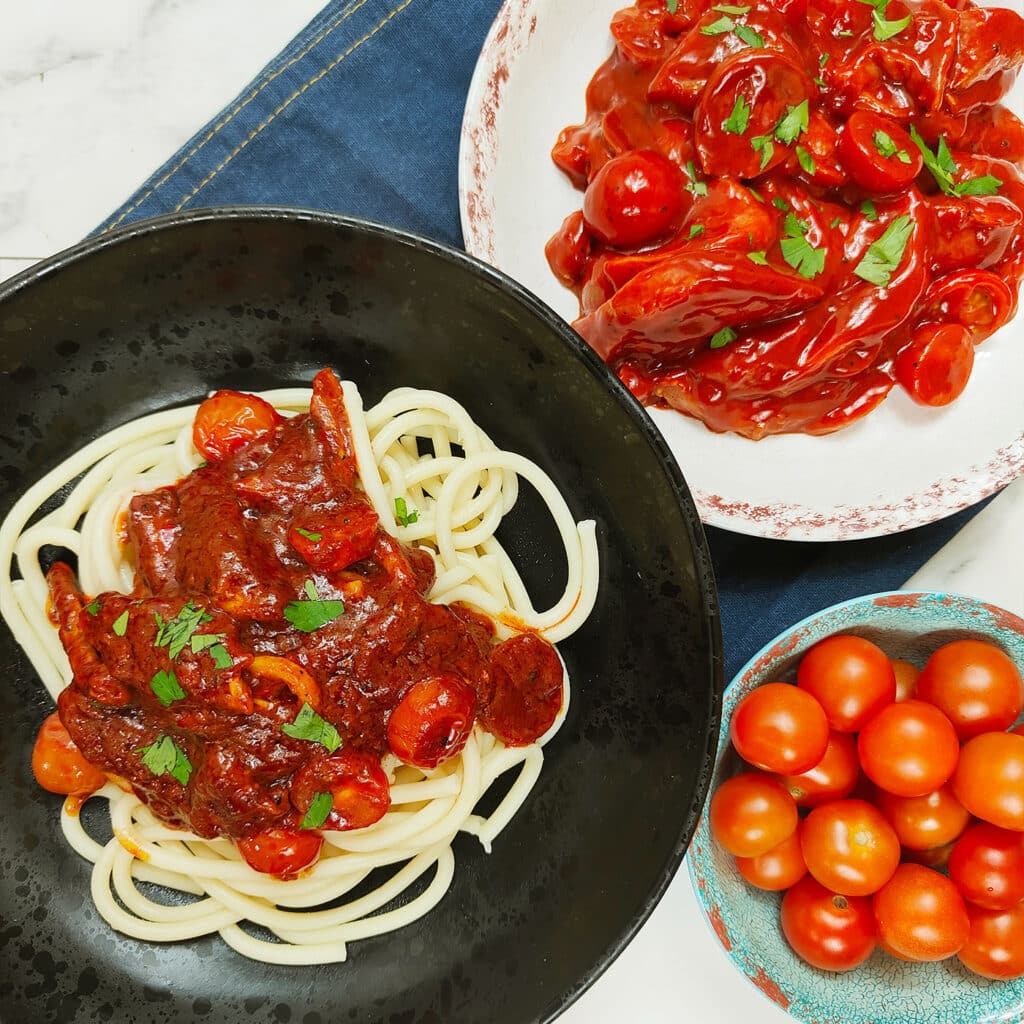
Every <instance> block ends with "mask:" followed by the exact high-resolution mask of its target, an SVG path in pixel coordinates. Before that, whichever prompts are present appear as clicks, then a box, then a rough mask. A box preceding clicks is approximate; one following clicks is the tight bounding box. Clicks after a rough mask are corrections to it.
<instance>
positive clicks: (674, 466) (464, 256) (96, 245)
mask: <svg viewBox="0 0 1024 1024" xmlns="http://www.w3.org/2000/svg"><path fill="white" fill-rule="evenodd" d="M246 221H255V222H286V223H291V224H301V223H315V224H320V225H327V226H331V227H336V228H343V229H348V230H351V231H354V232H357V233H362V234H364V235H368V236H370V237H375V238H380V239H385V240H387V241H390V242H397V243H398V244H399V245H401V246H404V247H407V248H409V249H412V250H415V251H419V252H424V253H429V254H430V255H432V256H434V257H436V258H438V259H440V260H441V261H442V262H444V263H447V264H449V265H451V266H453V267H456V268H459V269H461V270H464V271H467V272H469V273H471V274H474V275H476V276H477V277H478V278H482V279H483V280H484V281H486V282H488V283H489V284H491V285H492V286H494V287H496V288H498V289H500V290H503V291H505V292H506V293H508V294H509V295H510V296H511V297H512V298H513V299H514V300H515V301H516V302H517V303H518V304H520V305H521V306H523V307H525V308H526V309H527V310H528V311H529V312H530V313H532V314H533V315H534V316H536V317H537V318H538V319H539V320H541V321H542V322H543V323H544V324H545V326H546V327H547V328H548V329H549V331H550V332H551V333H552V334H554V335H555V336H556V337H557V338H558V339H559V341H560V342H561V343H562V345H563V346H565V348H567V349H568V350H569V351H570V352H571V353H573V354H574V355H575V356H576V358H577V359H578V360H579V361H580V362H581V363H582V364H583V367H584V368H585V369H586V370H587V371H588V372H589V373H590V375H591V376H592V377H595V378H597V379H598V380H599V381H600V382H601V383H602V384H603V385H604V387H605V388H606V390H607V391H608V392H610V394H611V397H612V398H613V399H614V400H616V401H617V402H618V403H619V405H620V406H621V407H622V408H623V409H624V411H625V412H626V414H627V415H628V416H629V417H630V418H631V419H632V420H633V423H634V425H635V426H636V428H637V429H638V431H639V432H640V434H641V436H642V437H643V438H644V440H645V441H646V443H647V444H648V445H649V446H650V448H651V449H652V450H653V452H654V454H655V457H656V458H657V460H658V462H659V463H660V464H661V466H662V468H663V470H664V472H665V473H666V475H667V477H668V483H669V486H670V487H671V490H672V492H673V495H674V497H675V502H676V507H677V508H678V510H679V512H680V515H681V519H682V524H683V527H684V529H685V531H686V534H687V536H688V539H689V542H690V546H691V548H692V550H693V556H694V563H695V568H696V573H697V577H698V579H697V586H698V589H699V591H700V594H701V598H702V607H701V609H700V628H701V631H702V633H703V634H704V636H705V637H706V638H707V641H708V645H709V648H710V655H711V657H710V659H709V665H708V670H709V671H708V674H707V678H706V679H705V681H704V683H705V686H706V689H707V692H708V696H709V711H710V713H709V718H708V725H707V736H706V738H705V743H704V751H703V757H702V763H701V767H700V771H699V773H698V775H697V779H696V788H695V790H694V797H693V800H692V801H691V804H690V806H689V807H688V808H686V809H685V813H684V814H683V816H682V819H681V824H680V828H679V831H678V834H677V836H676V840H675V842H674V844H673V847H672V850H671V852H670V854H669V857H668V859H667V861H666V862H665V864H664V865H663V867H662V868H661V870H660V872H659V874H658V877H657V879H656V881H655V884H654V885H653V887H652V888H651V890H650V891H649V892H648V894H647V896H646V897H645V899H644V901H643V902H642V903H641V904H640V906H639V907H638V908H637V909H636V911H634V913H633V914H632V916H631V917H630V918H629V919H628V920H627V922H626V923H625V926H624V927H623V928H622V929H620V931H619V932H618V934H617V935H616V936H615V937H614V938H613V940H612V942H611V943H610V945H609V946H608V947H607V948H606V949H605V951H604V953H603V954H602V955H601V957H600V958H599V959H598V961H597V962H596V963H595V964H594V965H593V966H592V967H591V968H590V969H589V970H588V971H587V972H586V973H584V974H583V975H582V976H581V977H580V978H579V979H578V981H577V982H576V984H575V985H573V986H572V987H571V988H569V989H567V990H565V991H564V992H562V993H561V995H560V996H558V997H556V999H554V1000H552V1002H551V1003H549V1004H548V1006H546V1007H545V1008H544V1010H543V1011H542V1015H541V1017H540V1018H539V1019H540V1020H542V1021H545V1022H549V1021H553V1020H554V1019H555V1018H556V1017H558V1016H559V1015H561V1014H562V1013H563V1012H564V1011H565V1010H566V1009H568V1008H569V1007H570V1006H571V1005H572V1004H573V1003H575V1002H576V1000H577V999H579V997H580V996H581V995H582V994H583V993H584V992H586V991H587V989H589V988H590V987H591V986H592V985H593V984H594V982H595V981H597V979H598V978H600V977H601V975H602V974H604V972H605V971H606V970H607V969H608V968H609V967H610V966H611V965H612V964H613V963H614V962H615V960H616V959H617V958H618V957H619V955H620V954H621V953H622V951H623V950H624V949H625V948H626V946H628V945H629V943H630V942H631V941H632V940H633V938H634V937H635V936H636V934H637V932H639V931H640V929H641V928H642V927H643V925H644V924H645V923H646V921H647V919H648V918H649V917H650V916H651V914H652V913H653V911H654V908H655V907H656V906H657V905H658V903H659V902H660V901H661V899H662V897H663V896H664V895H665V892H666V891H667V890H668V887H669V885H670V883H671V882H672V880H673V878H674V877H675V875H676V872H677V871H678V869H679V867H680V865H681V864H682V862H683V858H684V856H685V854H686V851H687V849H688V847H689V845H690V841H691V839H692V837H693V835H694V833H695V832H696V829H697V826H698V823H699V821H700V816H701V813H702V810H703V807H704V803H705V801H706V799H707V795H708V790H709V788H710V785H711V778H712V775H713V773H714V770H715V765H716V763H717V756H718V738H719V731H720V725H721V711H722V697H723V693H724V687H723V681H724V658H723V645H722V622H721V610H720V606H719V601H718V588H717V582H716V579H715V574H714V566H713V563H712V559H711V551H710V547H709V545H708V540H707V536H706V534H705V531H704V525H703V523H702V522H701V519H700V515H699V513H698V511H697V506H696V503H695V502H694V499H693V495H692V494H691V491H690V488H689V486H688V484H687V483H686V480H685V478H684V476H683V473H682V470H681V469H680V468H679V464H678V462H677V461H676V459H675V456H674V455H673V454H672V452H671V450H670V448H669V446H668V444H667V442H666V441H665V439H664V437H663V436H662V434H661V431H659V430H658V428H657V427H656V426H655V425H654V422H653V420H652V419H651V418H650V416H649V415H648V413H647V411H646V410H645V409H644V407H643V406H642V405H641V404H640V403H639V402H638V401H637V400H636V399H635V398H634V397H633V395H632V394H631V392H630V391H629V390H628V389H627V388H626V386H625V385H624V384H623V383H622V382H621V381H620V380H619V379H618V377H616V376H615V375H614V374H613V373H612V372H611V371H610V370H609V369H608V367H607V366H606V365H605V364H604V362H603V361H602V360H601V359H600V358H599V357H598V355H597V354H596V353H595V352H594V351H593V349H591V348H590V346H589V345H587V343H586V342H585V341H584V340H583V339H582V338H581V337H580V336H579V335H578V334H577V333H576V332H575V331H573V330H572V328H571V327H570V326H569V325H568V324H567V323H566V322H565V321H564V320H563V319H562V318H561V317H560V316H558V315H557V314H556V313H555V312H554V310H552V309H551V308H550V307H549V306H548V305H547V304H546V303H545V302H543V300H541V299H540V298H538V297H537V296H536V295H534V294H533V293H532V292H531V291H529V290H528V289H527V288H525V287H524V286H523V285H521V284H520V283H519V282H518V281H516V280H515V279H514V278H512V277H509V276H508V275H507V274H505V273H504V272H502V271H500V270H498V269H496V268H495V267H492V266H490V265H489V264H487V263H485V262H483V261H482V260H480V259H478V258H476V257H474V256H471V255H469V254H468V253H466V252H463V251H461V250H459V249H456V248H454V247H452V246H449V245H446V244H444V243H442V242H437V241H434V240H433V239H429V238H426V237H424V236H423V235H419V234H416V233H415V232H412V231H407V230H405V229H403V228H395V227H391V226H389V225H386V224H382V223H380V222H377V221H373V220H369V219H366V218H362V217H353V216H349V215H347V214H342V213H333V212H330V211H326V210H317V209H312V208H308V207H289V206H276V205H273V206H261V205H240V204H233V205H228V206H222V207H197V208H195V209H193V210H187V211H183V212H176V213H167V214H161V215H159V216H155V217H146V218H140V219H139V220H135V221H131V222H129V223H127V224H125V225H123V226H121V227H118V228H116V229H113V230H110V231H103V232H100V233H96V234H93V235H91V236H89V237H87V238H86V239H84V240H83V241H81V242H78V243H76V244H75V245H72V246H69V247H68V248H66V249H63V250H61V251H59V252H57V253H55V254H54V255H52V256H49V257H47V258H46V259H43V260H40V261H39V262H38V263H34V264H33V265H32V266H30V267H27V268H26V269H25V270H23V271H21V272H20V273H18V274H15V275H14V276H13V277H11V278H8V279H7V280H6V281H3V282H0V313H2V312H3V308H4V306H5V305H6V303H7V301H8V300H9V299H11V298H13V297H14V296H16V295H19V294H21V293H23V292H26V291H30V290H31V289H32V287H33V286H35V285H37V284H39V283H41V282H42V281H44V280H45V279H47V278H50V277H52V276H53V275H54V274H56V273H57V272H59V271H60V270H62V269H64V268H65V267H69V266H72V265H74V264H77V263H81V262H84V261H86V260H87V259H89V258H90V257H92V256H94V255H96V254H97V253H100V252H103V251H105V250H107V249H110V248H114V247H116V246H118V245H122V244H125V243H127V242H129V241H135V240H139V239H142V238H146V237H148V236H151V235H156V234H161V233H163V232H169V231H173V230H175V229H180V228H188V226H189V225H192V224H202V223H208V222H226V223H231V222H246Z"/></svg>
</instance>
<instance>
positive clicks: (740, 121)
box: [722, 96, 750, 135]
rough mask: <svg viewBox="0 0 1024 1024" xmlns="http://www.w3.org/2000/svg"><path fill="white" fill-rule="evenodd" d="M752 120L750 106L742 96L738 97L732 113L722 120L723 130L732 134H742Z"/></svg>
mask: <svg viewBox="0 0 1024 1024" xmlns="http://www.w3.org/2000/svg"><path fill="white" fill-rule="evenodd" d="M749 121H750V107H749V106H748V104H747V101H746V100H745V99H744V98H743V97H742V96H737V97H736V102H735V103H734V104H733V105H732V113H731V114H730V115H729V116H728V117H727V118H726V119H725V120H724V121H723V122H722V130H723V131H727V132H729V133H730V134H732V135H742V134H743V133H744V132H745V131H746V130H747V124H748V123H749Z"/></svg>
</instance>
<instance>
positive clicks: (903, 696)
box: [890, 658, 921, 701]
mask: <svg viewBox="0 0 1024 1024" xmlns="http://www.w3.org/2000/svg"><path fill="white" fill-rule="evenodd" d="M890 660H891V661H892V670H893V672H894V673H895V674H896V700H897V701H903V700H910V698H911V697H913V696H914V687H915V686H916V685H917V677H918V676H919V675H920V674H921V673H920V671H919V670H918V668H917V666H916V665H912V664H911V663H910V662H909V661H902V660H900V659H899V658H893V659H890Z"/></svg>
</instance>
